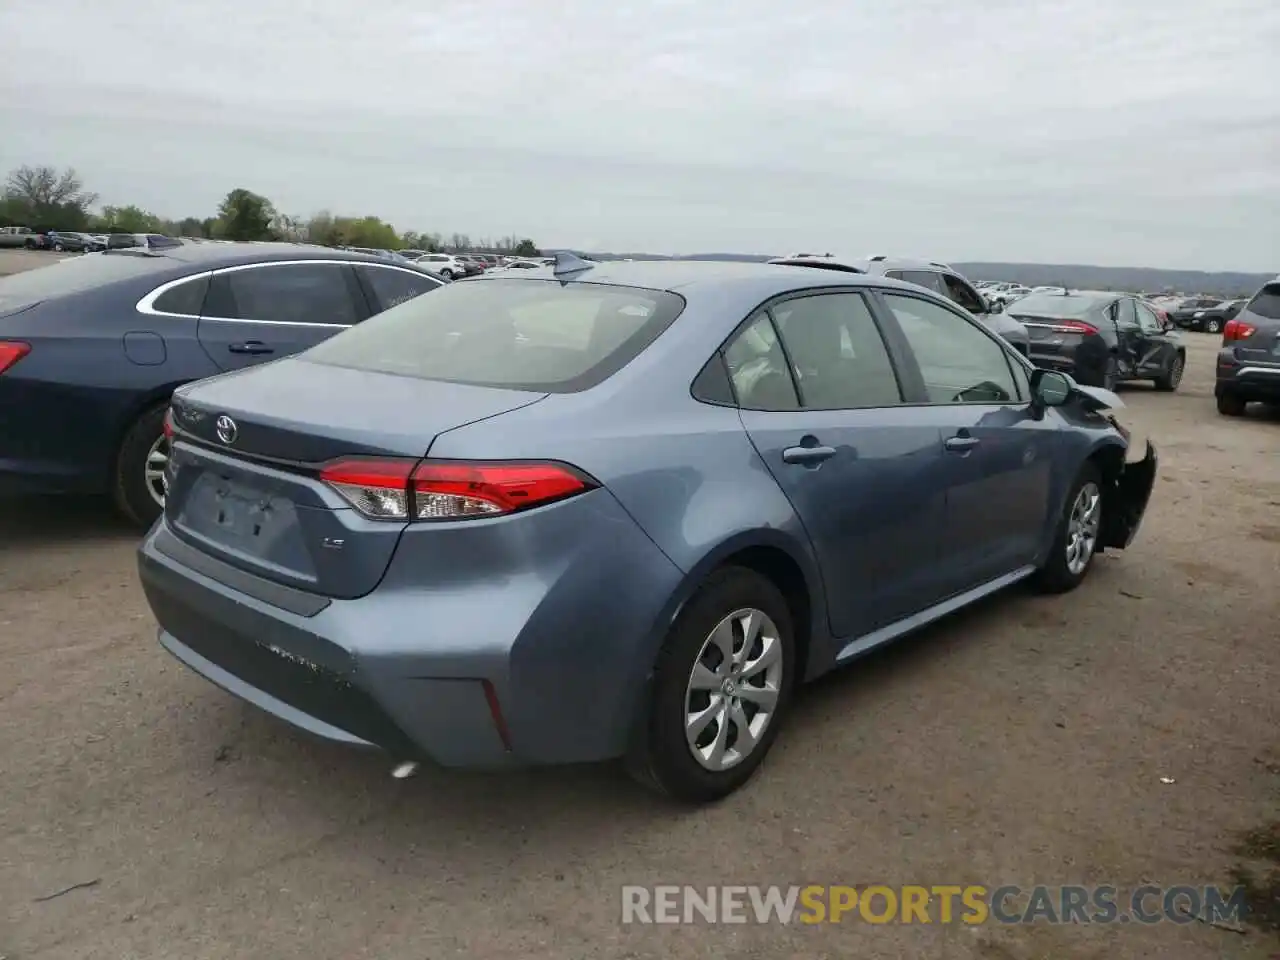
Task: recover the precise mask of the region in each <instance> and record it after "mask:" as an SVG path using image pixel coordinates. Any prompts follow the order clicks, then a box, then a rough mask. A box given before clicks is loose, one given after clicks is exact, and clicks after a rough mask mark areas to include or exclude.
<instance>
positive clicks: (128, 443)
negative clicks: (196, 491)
mask: <svg viewBox="0 0 1280 960" xmlns="http://www.w3.org/2000/svg"><path fill="white" fill-rule="evenodd" d="M165 409H166V408H165V407H164V406H158V407H152V408H151V409H150V410H148V411H147V412H146V413H144V414H143V415H142V416H140V417H139V418H138V419H137V421H136V422H135V423H134V424H133V426H132V427H130V428H129V432H128V433H126V434H125V436H124V440H123V441H121V443H120V450H119V453H118V454H117V456H116V470H115V484H114V486H113V489H112V493H113V495H114V500H115V504H116V509H118V510H119V511H120V513H121V514H123V515H124V517H125V518H126V519H127V520H129V521H130V522H132V523H134V524H136V525H137V526H139V527H149V526H151V524H153V523H155V521H156V520H157V519H158V518H159V517H160V514H161V513H163V512H164V498H165V493H166V492H167V484H168V481H167V480H166V479H165V470H166V468H167V467H168V465H169V441H168V439H166V437H165V435H164V413H165Z"/></svg>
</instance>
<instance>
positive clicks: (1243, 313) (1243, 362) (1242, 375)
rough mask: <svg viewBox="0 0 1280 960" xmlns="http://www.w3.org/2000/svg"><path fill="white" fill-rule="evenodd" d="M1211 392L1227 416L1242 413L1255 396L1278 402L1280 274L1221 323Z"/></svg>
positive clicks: (1279, 384) (1259, 398)
mask: <svg viewBox="0 0 1280 960" xmlns="http://www.w3.org/2000/svg"><path fill="white" fill-rule="evenodd" d="M1213 394H1214V397H1216V398H1217V401H1218V412H1219V413H1221V414H1223V415H1224V416H1228V417H1238V416H1241V415H1242V414H1243V413H1244V412H1245V407H1246V405H1247V404H1249V403H1250V402H1251V401H1255V400H1256V401H1260V402H1262V403H1267V404H1271V405H1272V406H1280V277H1277V278H1276V279H1275V280H1272V281H1271V282H1270V283H1267V284H1264V285H1263V287H1262V289H1261V290H1259V291H1258V292H1257V293H1255V294H1254V295H1253V297H1252V298H1251V299H1250V300H1249V301H1248V302H1247V303H1246V304H1245V305H1244V307H1243V308H1241V310H1240V312H1239V313H1238V314H1237V315H1236V316H1235V317H1233V318H1232V319H1230V320H1228V321H1227V323H1226V326H1225V327H1223V329H1222V349H1221V350H1219V351H1218V364H1217V379H1216V382H1215V384H1214V388H1213Z"/></svg>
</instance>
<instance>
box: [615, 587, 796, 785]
mask: <svg viewBox="0 0 1280 960" xmlns="http://www.w3.org/2000/svg"><path fill="white" fill-rule="evenodd" d="M794 653H795V640H794V637H793V635H792V627H791V615H790V612H789V610H788V608H787V604H786V601H785V600H784V599H783V597H782V594H781V593H779V592H778V589H777V587H775V586H774V585H773V584H772V583H771V582H770V581H769V580H767V579H765V578H764V577H762V576H761V575H760V574H758V573H756V572H755V571H753V570H747V569H743V568H741V567H726V568H724V569H722V570H718V571H716V572H715V573H713V574H712V575H711V577H710V578H709V579H708V580H707V582H706V583H705V584H703V586H702V588H701V589H700V590H699V591H698V593H697V594H696V595H695V596H694V598H693V599H692V600H691V601H690V602H689V603H688V605H687V606H686V607H685V609H684V611H683V612H682V613H681V614H680V617H679V618H678V619H677V620H676V622H675V624H674V625H673V626H672V628H671V632H670V633H669V634H668V635H667V639H666V642H665V643H664V644H663V647H662V651H661V652H660V653H659V654H658V660H657V663H656V665H655V668H654V678H653V686H652V699H651V701H650V704H649V716H648V722H647V724H646V728H645V730H644V734H643V736H642V738H641V740H640V742H639V743H637V745H636V746H635V747H634V748H633V750H632V753H631V755H630V756H629V757H628V767H629V769H630V771H631V773H632V775H633V776H634V777H635V778H636V779H637V780H639V781H640V782H641V783H643V784H644V785H645V786H648V787H650V788H652V789H655V790H657V791H659V792H660V793H664V794H667V795H668V796H671V797H674V798H676V799H678V800H682V801H686V802H691V803H708V802H711V801H714V800H719V799H721V798H722V797H725V796H728V795H729V794H730V793H732V792H733V791H735V790H737V789H738V788H739V787H741V786H742V785H743V784H744V783H746V782H747V780H749V779H750V778H751V775H752V774H753V773H754V772H755V770H756V768H757V767H759V765H760V763H761V761H763V760H764V757H765V755H766V754H767V753H768V752H769V748H770V747H771V746H772V745H773V740H774V738H775V737H776V736H777V734H778V730H779V728H780V726H781V724H782V721H783V718H784V716H785V714H786V710H787V707H788V705H789V703H790V697H791V689H792V686H793V683H794V681H795V678H794V677H793V676H792V674H793V672H794V669H795V656H794Z"/></svg>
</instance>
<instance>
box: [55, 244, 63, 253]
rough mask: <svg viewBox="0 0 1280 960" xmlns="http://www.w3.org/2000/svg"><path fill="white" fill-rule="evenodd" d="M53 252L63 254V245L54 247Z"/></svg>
mask: <svg viewBox="0 0 1280 960" xmlns="http://www.w3.org/2000/svg"><path fill="white" fill-rule="evenodd" d="M53 251H54V253H61V252H62V244H60V243H55V244H54V245H53Z"/></svg>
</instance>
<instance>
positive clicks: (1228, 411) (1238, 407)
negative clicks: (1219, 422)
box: [1218, 393, 1248, 417]
mask: <svg viewBox="0 0 1280 960" xmlns="http://www.w3.org/2000/svg"><path fill="white" fill-rule="evenodd" d="M1247 405H1248V404H1247V402H1246V401H1245V400H1243V399H1241V398H1240V397H1238V396H1236V395H1235V394H1234V393H1220V394H1218V412H1219V413H1220V414H1222V415H1223V416H1224V417H1243V416H1244V408H1245V407H1246V406H1247Z"/></svg>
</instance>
